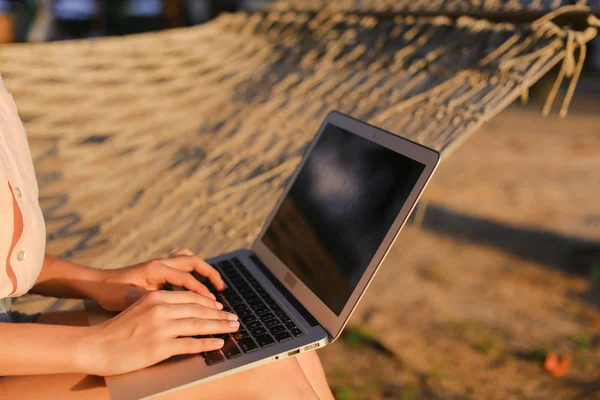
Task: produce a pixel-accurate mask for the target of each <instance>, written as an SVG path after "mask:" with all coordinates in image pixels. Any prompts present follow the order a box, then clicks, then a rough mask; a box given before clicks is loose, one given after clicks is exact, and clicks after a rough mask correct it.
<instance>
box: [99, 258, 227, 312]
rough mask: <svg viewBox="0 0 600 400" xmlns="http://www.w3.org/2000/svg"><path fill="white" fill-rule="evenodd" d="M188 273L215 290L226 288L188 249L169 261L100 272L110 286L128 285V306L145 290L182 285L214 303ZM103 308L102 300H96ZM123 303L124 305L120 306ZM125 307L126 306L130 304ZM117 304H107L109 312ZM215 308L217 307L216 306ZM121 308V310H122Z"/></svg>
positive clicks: (208, 294) (215, 272) (210, 269)
mask: <svg viewBox="0 0 600 400" xmlns="http://www.w3.org/2000/svg"><path fill="white" fill-rule="evenodd" d="M190 272H196V273H197V274H198V275H200V276H204V277H206V278H208V279H209V280H210V282H211V283H212V284H213V285H214V287H215V288H216V289H217V290H223V289H225V283H224V282H223V279H221V276H220V275H219V272H218V271H217V270H216V269H214V268H213V267H212V266H210V265H209V264H207V263H206V262H205V261H204V260H202V259H201V258H200V257H197V256H196V255H194V253H192V252H191V251H190V250H189V249H179V250H177V251H176V252H174V253H172V254H171V255H170V256H169V257H168V258H161V259H155V260H151V261H148V262H144V263H140V264H136V265H132V266H130V267H125V268H120V269H114V270H107V271H103V272H102V274H103V281H104V282H106V283H112V284H121V285H130V286H131V287H132V288H131V290H128V293H127V294H128V296H127V298H128V299H130V302H129V304H132V303H133V302H134V301H135V300H137V299H138V298H140V297H141V296H142V295H144V294H145V291H148V290H158V289H161V288H162V287H163V286H164V285H165V284H167V283H170V284H172V285H174V286H182V287H184V288H186V289H188V290H191V291H193V292H196V293H198V294H200V295H202V296H206V297H209V298H210V299H212V300H215V296H214V295H213V294H212V293H210V291H209V290H208V288H207V287H206V286H204V285H203V284H202V283H201V282H200V281H198V280H197V279H196V278H194V276H193V275H192V274H191V273H190ZM96 301H98V303H99V304H100V305H101V306H103V307H104V308H107V307H105V305H104V304H103V299H102V298H100V299H96ZM120 304H125V303H120ZM129 304H127V305H129ZM116 305H117V303H115V302H110V304H109V307H108V308H107V309H109V310H110V311H120V310H117V309H115V306H116ZM217 306H218V304H217ZM121 309H124V308H121Z"/></svg>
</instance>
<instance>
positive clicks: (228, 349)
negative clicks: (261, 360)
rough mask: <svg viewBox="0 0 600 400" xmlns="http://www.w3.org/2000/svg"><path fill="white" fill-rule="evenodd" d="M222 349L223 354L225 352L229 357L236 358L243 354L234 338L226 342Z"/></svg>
mask: <svg viewBox="0 0 600 400" xmlns="http://www.w3.org/2000/svg"><path fill="white" fill-rule="evenodd" d="M221 350H223V354H225V357H227V358H235V357H239V356H241V355H242V352H241V351H240V349H238V347H237V346H236V345H235V342H234V341H233V340H229V341H227V342H225V346H223V348H221Z"/></svg>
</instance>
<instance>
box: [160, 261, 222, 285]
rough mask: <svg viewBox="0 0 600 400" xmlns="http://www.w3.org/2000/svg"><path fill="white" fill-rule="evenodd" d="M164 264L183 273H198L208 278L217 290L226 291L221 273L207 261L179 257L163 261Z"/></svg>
mask: <svg viewBox="0 0 600 400" xmlns="http://www.w3.org/2000/svg"><path fill="white" fill-rule="evenodd" d="M161 261H162V262H163V263H164V264H166V265H168V266H169V267H171V268H176V269H179V270H181V271H186V272H190V271H196V272H197V273H198V274H200V275H201V276H205V277H207V278H208V279H209V280H210V281H211V283H212V284H213V285H214V286H215V288H217V290H224V289H225V282H223V279H222V278H221V275H219V271H217V270H216V269H214V268H213V267H212V266H211V265H209V264H208V263H207V262H206V261H204V260H203V259H201V258H200V257H197V256H177V257H172V258H166V259H164V260H161Z"/></svg>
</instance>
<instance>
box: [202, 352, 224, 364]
mask: <svg viewBox="0 0 600 400" xmlns="http://www.w3.org/2000/svg"><path fill="white" fill-rule="evenodd" d="M204 361H205V362H206V365H214V364H217V363H220V362H221V361H225V357H223V356H222V355H221V353H217V354H213V355H212V356H210V357H206V358H204Z"/></svg>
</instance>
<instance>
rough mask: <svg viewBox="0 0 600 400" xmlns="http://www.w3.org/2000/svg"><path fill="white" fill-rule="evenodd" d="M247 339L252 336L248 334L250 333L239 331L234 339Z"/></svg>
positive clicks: (234, 335)
mask: <svg viewBox="0 0 600 400" xmlns="http://www.w3.org/2000/svg"><path fill="white" fill-rule="evenodd" d="M247 337H250V335H249V334H248V332H246V331H244V330H241V331H237V332H236V333H234V334H233V338H234V339H235V340H240V339H246V338H247Z"/></svg>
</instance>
